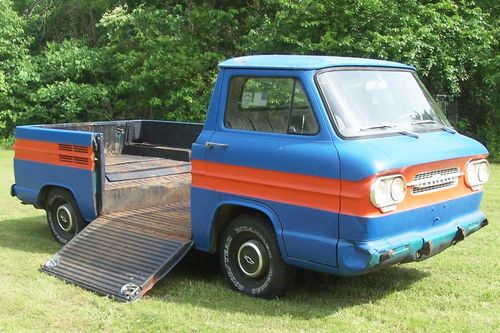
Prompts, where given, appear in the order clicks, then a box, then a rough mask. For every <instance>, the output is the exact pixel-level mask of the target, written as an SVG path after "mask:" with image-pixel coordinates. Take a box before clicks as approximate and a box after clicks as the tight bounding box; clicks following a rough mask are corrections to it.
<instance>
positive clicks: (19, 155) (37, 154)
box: [12, 139, 95, 171]
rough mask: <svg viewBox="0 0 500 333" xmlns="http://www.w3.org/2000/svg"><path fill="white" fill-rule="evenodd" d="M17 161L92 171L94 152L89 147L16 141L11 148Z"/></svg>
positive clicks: (35, 141) (36, 141) (26, 140)
mask: <svg viewBox="0 0 500 333" xmlns="http://www.w3.org/2000/svg"><path fill="white" fill-rule="evenodd" d="M12 148H13V149H14V151H15V155H14V158H15V159H18V160H24V161H30V162H38V163H46V164H52V165H58V166H65V167H71V168H78V169H86V170H91V171H93V170H94V157H95V155H94V152H93V150H92V147H90V146H88V147H87V146H79V145H72V144H65V143H56V142H47V141H38V140H28V139H16V143H15V144H14V146H13V147H12Z"/></svg>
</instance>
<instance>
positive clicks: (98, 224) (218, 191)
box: [12, 55, 489, 300]
mask: <svg viewBox="0 0 500 333" xmlns="http://www.w3.org/2000/svg"><path fill="white" fill-rule="evenodd" d="M14 149H15V159H14V167H15V182H16V183H15V185H13V186H12V195H13V196H16V197H18V198H19V199H20V200H21V201H22V202H23V203H26V204H32V205H34V206H35V207H38V208H42V209H45V210H46V212H47V220H48V224H49V226H50V228H51V230H52V232H53V234H54V236H55V238H56V239H57V240H58V241H60V242H61V243H63V244H66V245H65V246H64V247H63V248H62V249H61V250H60V251H59V252H58V253H56V254H55V255H54V256H53V257H52V258H50V259H49V260H48V261H47V263H46V264H45V265H44V266H43V267H42V270H43V271H45V272H47V273H49V274H52V275H55V276H57V277H60V278H61V279H63V280H65V281H69V282H72V283H75V284H78V285H80V286H82V287H84V288H87V289H90V290H93V291H96V292H98V293H100V294H104V295H109V296H111V297H114V298H116V299H122V300H131V299H136V298H138V297H140V296H142V295H143V294H144V293H145V292H147V290H149V289H150V288H151V287H152V286H153V285H154V283H155V282H156V281H158V280H159V279H161V278H162V277H163V276H165V274H167V273H168V271H170V269H171V268H172V267H173V266H175V264H176V263H177V262H179V261H180V260H181V259H182V257H183V256H184V255H185V253H186V252H187V251H188V250H189V249H190V248H192V247H193V248H195V249H198V250H201V251H205V252H209V253H218V255H219V257H220V262H221V266H222V271H223V274H224V276H225V278H226V280H227V282H228V283H229V285H230V286H231V287H232V288H233V289H235V290H238V291H240V292H242V293H244V294H248V295H253V296H259V297H265V298H270V297H276V296H279V295H282V294H283V293H284V292H285V291H286V289H287V287H288V286H289V285H290V283H291V282H292V280H293V277H294V268H295V267H301V268H306V269H310V270H316V271H321V272H326V273H331V274H336V275H359V274H365V273H369V272H372V271H375V270H378V269H381V268H383V267H386V266H390V265H394V264H399V263H406V262H410V261H420V260H424V259H427V258H429V257H431V256H433V255H435V254H437V253H439V252H441V251H443V250H445V249H446V248H448V247H449V246H451V245H454V244H456V243H457V242H459V241H462V240H463V239H464V238H465V237H466V236H469V235H470V234H472V233H473V232H475V231H477V230H479V229H480V228H482V227H484V226H485V225H487V224H488V220H487V219H486V217H485V215H484V214H483V213H482V212H481V211H480V203H481V198H482V195H483V191H482V189H483V185H484V184H485V183H486V182H487V180H488V177H489V171H488V168H489V165H488V162H487V160H486V158H487V155H488V152H487V150H486V148H485V147H484V146H483V145H481V144H480V143H478V142H476V141H475V140H473V139H471V138H468V137H465V136H463V135H461V134H459V133H457V132H456V131H455V130H454V129H453V128H452V127H451V125H450V123H449V122H448V121H447V120H446V118H445V116H444V114H443V113H442V111H441V110H440V109H439V107H438V106H437V105H436V102H435V101H434V100H433V98H432V97H431V95H430V94H429V93H428V91H427V90H426V89H425V87H424V86H423V84H422V82H421V81H420V80H419V78H418V77H417V74H416V70H415V68H413V67H411V66H408V65H404V64H401V63H396V62H388V61H379V60H370V59H358V58H344V57H328V56H282V55H262V56H248V57H239V58H233V59H229V60H226V61H224V62H222V63H220V65H219V75H218V78H217V81H216V84H215V87H214V90H213V96H212V99H211V102H210V106H209V109H208V113H207V118H206V122H205V124H189V123H179V122H167V121H150V120H122V121H110V122H97V123H75V124H55V125H32V126H19V127H17V129H16V142H15V145H14ZM87 225H88V226H87Z"/></svg>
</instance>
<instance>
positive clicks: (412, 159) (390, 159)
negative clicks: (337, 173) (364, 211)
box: [335, 131, 488, 181]
mask: <svg viewBox="0 0 500 333" xmlns="http://www.w3.org/2000/svg"><path fill="white" fill-rule="evenodd" d="M335 145H336V147H337V150H338V153H339V156H340V164H341V178H342V179H346V180H353V181H357V180H361V179H364V178H366V177H369V176H372V175H374V174H376V173H379V172H382V171H386V170H390V169H398V168H402V167H406V166H411V165H417V164H423V163H429V162H436V161H440V160H448V159H453V158H460V157H468V156H475V155H483V156H484V155H486V154H488V150H487V149H486V148H485V147H484V146H483V145H482V144H481V143H479V142H477V141H476V140H473V139H471V138H469V137H466V136H464V135H461V134H459V133H456V134H452V133H448V132H445V131H436V132H428V133H419V137H418V138H413V137H410V136H406V135H395V136H386V137H379V138H370V139H353V140H342V141H336V142H335Z"/></svg>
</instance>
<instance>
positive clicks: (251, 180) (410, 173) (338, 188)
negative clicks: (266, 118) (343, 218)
mask: <svg viewBox="0 0 500 333" xmlns="http://www.w3.org/2000/svg"><path fill="white" fill-rule="evenodd" d="M482 157H483V156H477V157H475V158H474V159H476V158H482ZM469 160H471V158H470V157H466V158H458V159H450V160H444V161H438V162H431V163H425V164H419V165H414V166H409V167H404V168H401V169H395V170H389V171H386V172H383V173H380V174H377V175H373V176H370V177H367V178H365V179H362V180H360V181H346V180H343V181H340V180H339V179H333V178H325V177H318V176H308V175H302V174H295V173H288V172H280V171H271V170H263V169H258V168H250V167H243V166H236V165H228V164H222V163H213V162H206V161H200V160H193V161H192V171H191V172H192V182H193V183H192V184H193V186H195V187H200V188H205V189H210V190H215V191H219V192H224V193H229V194H235V195H241V196H246V197H251V198H258V199H265V200H270V201H276V202H281V203H286V204H291V205H296V206H302V207H308V208H315V209H320V210H324V211H329V212H334V213H342V214H346V215H353V216H361V217H377V216H383V215H389V214H393V213H397V212H401V211H407V210H411V209H416V208H419V207H423V206H428V205H432V204H438V203H439V202H443V201H448V200H451V199H456V198H459V197H463V196H466V195H469V194H471V193H473V191H472V190H471V189H470V188H469V187H468V186H467V185H466V184H465V176H464V175H462V176H461V177H460V178H459V180H458V185H457V186H456V187H454V188H449V189H444V190H441V191H436V192H429V193H425V194H421V195H414V194H412V193H411V189H410V188H408V189H407V193H406V197H405V199H404V200H403V202H401V203H400V204H399V205H398V206H397V208H396V209H395V210H394V211H392V212H388V213H382V212H380V211H379V209H377V208H376V207H374V206H373V205H372V203H371V201H370V188H371V185H372V183H373V181H374V179H375V178H377V177H379V176H384V175H392V174H402V175H403V177H404V178H405V180H406V182H410V181H411V180H412V179H413V178H414V177H415V175H416V174H418V173H421V172H429V171H433V170H439V169H446V168H452V167H458V168H460V171H461V172H464V171H465V166H466V164H467V162H468V161H469Z"/></svg>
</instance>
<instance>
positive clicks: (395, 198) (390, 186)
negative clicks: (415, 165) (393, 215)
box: [370, 175, 406, 213]
mask: <svg viewBox="0 0 500 333" xmlns="http://www.w3.org/2000/svg"><path fill="white" fill-rule="evenodd" d="M405 195H406V184H405V181H404V179H403V177H402V176H401V175H393V176H384V177H380V178H377V179H375V181H374V182H373V184H372V187H371V191H370V200H371V202H372V204H373V205H374V206H375V207H377V208H378V209H380V210H381V211H382V212H383V213H386V212H390V211H392V210H394V209H396V206H397V205H398V204H399V203H400V202H401V201H403V199H404V198H405Z"/></svg>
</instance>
